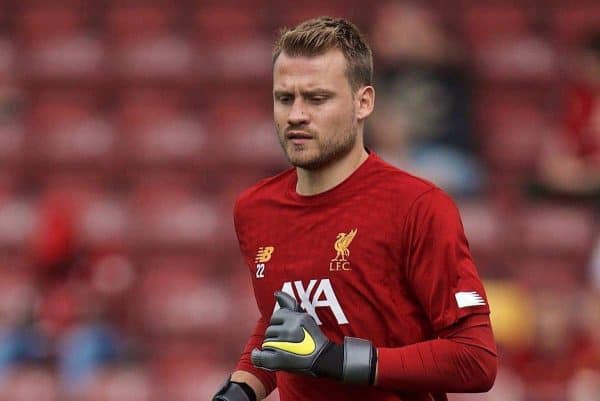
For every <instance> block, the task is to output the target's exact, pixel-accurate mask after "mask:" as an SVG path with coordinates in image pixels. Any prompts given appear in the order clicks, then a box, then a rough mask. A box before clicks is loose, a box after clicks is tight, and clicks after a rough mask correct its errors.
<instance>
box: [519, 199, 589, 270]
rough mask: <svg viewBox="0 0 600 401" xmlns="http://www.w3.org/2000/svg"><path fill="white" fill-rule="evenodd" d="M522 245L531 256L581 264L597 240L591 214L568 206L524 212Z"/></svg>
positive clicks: (532, 207)
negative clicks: (562, 258)
mask: <svg viewBox="0 0 600 401" xmlns="http://www.w3.org/2000/svg"><path fill="white" fill-rule="evenodd" d="M519 226H520V227H519V228H520V234H519V242H520V244H521V246H522V247H523V248H524V249H525V250H526V251H528V252H530V253H533V254H541V255H559V256H560V255H562V256H573V257H574V259H575V260H582V259H583V258H584V257H586V256H587V252H588V250H589V249H591V246H592V244H593V242H592V241H593V239H594V233H595V227H594V214H593V212H592V211H591V210H587V209H582V208H577V207H574V206H567V205H553V204H546V205H540V204H538V205H535V206H531V207H530V208H526V209H524V210H523V211H522V214H521V216H520V218H519Z"/></svg>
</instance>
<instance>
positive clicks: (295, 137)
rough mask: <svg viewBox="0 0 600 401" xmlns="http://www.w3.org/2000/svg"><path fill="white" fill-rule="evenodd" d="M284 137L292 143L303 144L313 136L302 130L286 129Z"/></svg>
mask: <svg viewBox="0 0 600 401" xmlns="http://www.w3.org/2000/svg"><path fill="white" fill-rule="evenodd" d="M285 137H286V138H287V139H288V141H290V142H292V143H293V144H294V145H303V144H305V143H306V142H308V141H310V140H311V139H313V136H312V135H311V134H309V133H306V132H304V131H288V132H287V133H286V135H285Z"/></svg>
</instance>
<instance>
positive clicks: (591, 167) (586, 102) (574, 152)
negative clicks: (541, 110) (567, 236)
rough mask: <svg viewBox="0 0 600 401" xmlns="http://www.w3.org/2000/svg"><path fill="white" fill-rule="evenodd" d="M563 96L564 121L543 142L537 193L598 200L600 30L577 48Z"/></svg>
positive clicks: (599, 194) (599, 168) (599, 177)
mask: <svg viewBox="0 0 600 401" xmlns="http://www.w3.org/2000/svg"><path fill="white" fill-rule="evenodd" d="M568 80H569V82H568V84H567V89H566V94H565V98H564V122H563V126H562V127H561V128H560V132H559V133H558V135H556V137H554V138H551V139H549V140H547V141H546V142H545V144H546V146H545V148H544V149H543V151H542V156H541V160H540V164H539V172H538V175H539V185H538V188H537V189H538V190H539V192H540V193H542V194H545V195H550V196H562V197H565V198H571V199H588V200H592V201H594V203H596V204H598V202H599V201H600V31H599V32H596V33H595V34H593V35H591V36H590V37H589V38H588V40H587V41H586V43H585V45H584V47H583V48H582V49H581V50H579V51H578V53H577V54H576V57H575V63H574V66H573V71H571V76H570V77H569V79H568Z"/></svg>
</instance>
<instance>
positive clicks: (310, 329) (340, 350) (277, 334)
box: [252, 291, 377, 384]
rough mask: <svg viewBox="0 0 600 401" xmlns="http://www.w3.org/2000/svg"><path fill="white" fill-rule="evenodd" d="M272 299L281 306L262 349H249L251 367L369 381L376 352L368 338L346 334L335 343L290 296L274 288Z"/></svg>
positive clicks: (275, 314) (269, 328) (268, 328)
mask: <svg viewBox="0 0 600 401" xmlns="http://www.w3.org/2000/svg"><path fill="white" fill-rule="evenodd" d="M275 298H276V299H277V303H278V304H279V306H280V307H281V308H280V309H279V310H277V311H276V312H275V313H273V316H272V317H271V322H270V325H269V327H267V330H266V331H265V340H264V342H263V344H262V350H259V349H256V348H255V349H254V350H252V363H253V364H254V365H255V366H257V367H259V368H263V369H267V370H285V371H288V372H297V373H304V374H309V375H312V376H316V377H330V378H334V379H337V380H342V381H344V382H347V383H356V384H373V382H374V380H375V368H376V366H377V353H376V351H375V348H374V347H373V344H371V342H370V341H368V340H363V339H360V338H354V337H346V338H344V344H343V345H341V344H335V343H333V342H331V341H330V340H329V339H328V338H327V337H326V336H325V334H323V332H322V331H321V329H319V326H317V323H316V322H315V319H314V318H313V317H312V316H311V315H309V314H308V313H306V312H305V311H304V310H303V309H302V308H301V307H300V306H298V304H297V302H296V300H295V299H294V298H293V297H291V296H290V295H288V294H286V293H284V292H282V291H278V292H276V293H275Z"/></svg>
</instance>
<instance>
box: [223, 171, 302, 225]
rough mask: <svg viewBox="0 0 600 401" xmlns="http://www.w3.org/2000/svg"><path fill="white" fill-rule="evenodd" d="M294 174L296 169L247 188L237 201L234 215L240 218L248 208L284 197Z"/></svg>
mask: <svg viewBox="0 0 600 401" xmlns="http://www.w3.org/2000/svg"><path fill="white" fill-rule="evenodd" d="M293 174H294V169H293V168H290V169H287V170H285V171H283V172H281V173H279V174H277V175H275V176H272V177H268V178H265V179H263V180H260V181H259V182H257V183H256V184H254V185H252V186H251V187H249V188H246V189H245V190H244V191H242V193H241V194H240V195H239V196H238V197H237V199H236V201H235V208H234V215H235V216H238V215H239V214H240V213H242V212H243V211H244V210H246V209H248V208H251V207H253V206H258V205H261V204H264V202H265V201H269V200H273V199H275V198H278V197H281V196H283V195H284V194H285V192H286V191H287V188H288V185H289V182H290V181H289V180H290V179H291V176H292V175H293Z"/></svg>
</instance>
